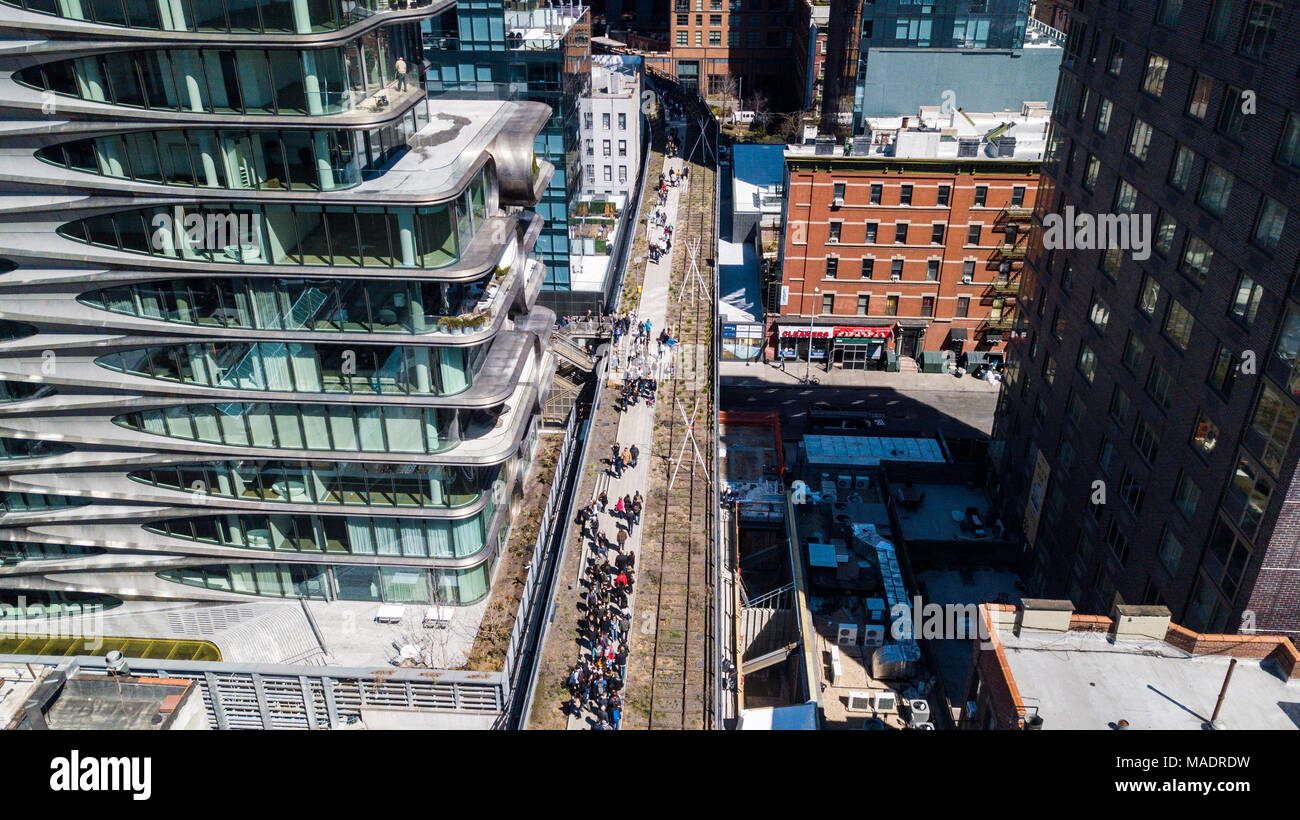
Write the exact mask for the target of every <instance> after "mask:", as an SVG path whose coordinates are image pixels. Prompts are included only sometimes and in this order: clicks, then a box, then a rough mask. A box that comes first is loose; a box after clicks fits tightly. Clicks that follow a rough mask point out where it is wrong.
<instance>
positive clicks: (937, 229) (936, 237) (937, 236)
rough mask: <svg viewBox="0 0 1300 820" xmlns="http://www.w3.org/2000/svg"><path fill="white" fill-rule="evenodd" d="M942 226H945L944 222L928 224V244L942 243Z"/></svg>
mask: <svg viewBox="0 0 1300 820" xmlns="http://www.w3.org/2000/svg"><path fill="white" fill-rule="evenodd" d="M944 227H945V226H944V224H943V223H942V222H936V223H934V224H933V225H931V226H930V244H931V245H942V244H943V230H944Z"/></svg>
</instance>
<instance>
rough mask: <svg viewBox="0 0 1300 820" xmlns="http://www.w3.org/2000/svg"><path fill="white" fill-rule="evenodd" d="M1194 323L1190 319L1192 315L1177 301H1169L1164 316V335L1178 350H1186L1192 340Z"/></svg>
mask: <svg viewBox="0 0 1300 820" xmlns="http://www.w3.org/2000/svg"><path fill="white" fill-rule="evenodd" d="M1195 325H1196V321H1195V320H1194V319H1193V318H1192V313H1191V311H1189V310H1188V309H1187V308H1185V307H1183V306H1182V303H1180V302H1179V301H1178V300H1177V299H1170V300H1169V311H1168V312H1167V313H1166V314H1165V326H1164V331H1165V335H1166V336H1168V337H1169V340H1170V341H1172V342H1173V343H1174V344H1175V345H1177V346H1178V349H1179V350H1186V349H1187V343H1188V342H1190V341H1191V340H1192V329H1193V327H1195Z"/></svg>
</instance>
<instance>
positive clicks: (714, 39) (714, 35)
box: [709, 29, 722, 46]
mask: <svg viewBox="0 0 1300 820" xmlns="http://www.w3.org/2000/svg"><path fill="white" fill-rule="evenodd" d="M709 45H711V46H720V45H722V31H721V30H720V29H712V30H710V31H709Z"/></svg>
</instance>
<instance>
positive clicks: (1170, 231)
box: [1153, 213, 1178, 256]
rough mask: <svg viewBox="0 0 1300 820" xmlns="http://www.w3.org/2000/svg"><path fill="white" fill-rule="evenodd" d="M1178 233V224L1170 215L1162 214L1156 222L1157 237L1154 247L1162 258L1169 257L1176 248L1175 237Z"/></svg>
mask: <svg viewBox="0 0 1300 820" xmlns="http://www.w3.org/2000/svg"><path fill="white" fill-rule="evenodd" d="M1177 233H1178V222H1177V221H1176V220H1175V219H1174V218H1173V217H1172V216H1170V215H1169V214H1167V213H1161V214H1160V219H1159V220H1157V221H1156V235H1155V242H1154V243H1153V246H1154V248H1155V252H1156V253H1158V254H1160V255H1161V256H1168V255H1169V251H1170V250H1171V249H1172V248H1173V246H1174V235H1175V234H1177Z"/></svg>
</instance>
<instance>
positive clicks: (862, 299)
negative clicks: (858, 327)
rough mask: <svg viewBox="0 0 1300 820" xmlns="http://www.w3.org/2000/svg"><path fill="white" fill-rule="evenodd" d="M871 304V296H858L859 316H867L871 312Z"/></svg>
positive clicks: (863, 294) (862, 294)
mask: <svg viewBox="0 0 1300 820" xmlns="http://www.w3.org/2000/svg"><path fill="white" fill-rule="evenodd" d="M870 304H871V295H870V294H867V293H859V294H858V315H859V316H866V315H867V314H868V313H870V311H869V310H868V309H867V308H868V306H869V305H870Z"/></svg>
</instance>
